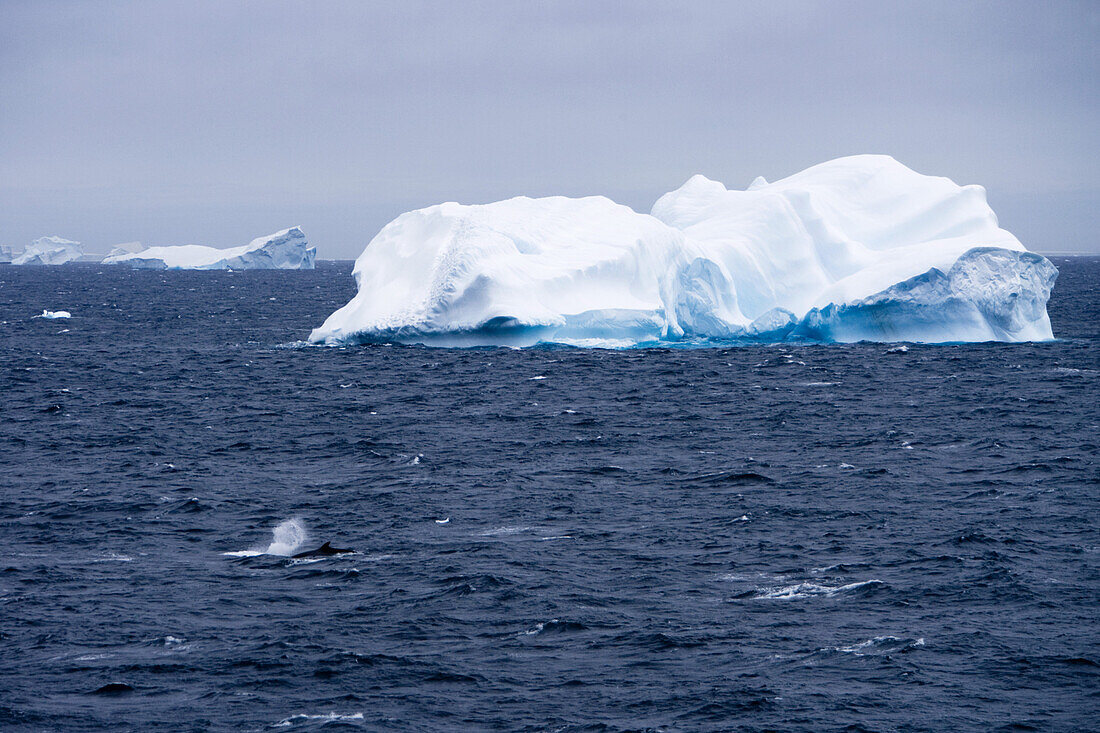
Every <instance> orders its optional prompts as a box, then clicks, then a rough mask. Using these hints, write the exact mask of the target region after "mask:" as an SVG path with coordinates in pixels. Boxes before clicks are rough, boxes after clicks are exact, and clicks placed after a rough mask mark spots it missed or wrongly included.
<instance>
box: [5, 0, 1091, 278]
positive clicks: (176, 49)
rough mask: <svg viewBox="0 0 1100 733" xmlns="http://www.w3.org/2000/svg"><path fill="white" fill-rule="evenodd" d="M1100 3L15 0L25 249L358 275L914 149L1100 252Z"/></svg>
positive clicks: (15, 214) (927, 167) (9, 183)
mask: <svg viewBox="0 0 1100 733" xmlns="http://www.w3.org/2000/svg"><path fill="white" fill-rule="evenodd" d="M1098 41H1100V2H1092V1H1085V2H1071V1H1068V0H1067V1H1061V2H1051V3H1040V2H1035V1H1034V0H1029V1H1028V2H1020V3H1015V2H990V3H966V2H960V0H950V1H948V2H930V1H928V0H924V1H922V2H904V3H901V2H899V3H888V2H881V1H875V2H866V3H863V2H832V1H830V2H809V1H807V2H790V3H788V2H776V1H775V0H768V1H767V2H760V3H749V2H713V3H711V2H696V3H693V2H688V1H687V0H678V1H676V2H661V3H651V2H596V1H593V0H585V1H583V2H576V3H571V2H561V3H545V2H536V1H535V0H516V1H514V2H478V3H474V2H442V1H440V2H434V3H426V4H418V3H414V2H410V1H409V0H394V1H393V2H386V3H382V2H378V3H372V2H346V3H337V2H315V3H305V2H278V1H275V0H262V1H257V2H233V1H232V0H216V1H215V2H202V1H198V0H186V1H181V2H150V1H149V0H137V1H134V2H93V1H90V0H89V1H87V2H68V1H57V2H54V1H52V0H26V1H25V2H24V1H22V0H0V243H3V244H14V245H19V246H22V245H26V244H27V243H29V242H30V240H31V239H33V238H35V237H38V236H42V235H45V234H58V235H61V236H64V237H67V238H70V239H76V240H80V241H82V242H84V244H85V248H86V249H87V250H89V251H106V250H107V249H109V248H110V246H111V245H113V244H116V243H118V242H124V241H130V240H141V241H143V242H144V243H146V244H149V245H153V244H186V243H197V244H210V245H214V246H218V247H225V246H232V245H238V244H244V243H245V242H247V241H248V240H250V239H252V238H253V237H256V236H259V235H262V234H267V233H270V232H272V231H275V230H277V229H281V228H284V227H287V226H292V225H295V224H297V225H301V226H302V228H303V229H304V230H305V231H306V234H307V236H308V237H309V239H310V241H311V242H313V243H314V244H316V245H317V246H318V253H319V256H320V257H322V258H328V259H333V258H353V257H355V256H356V255H358V254H359V252H360V251H361V250H362V248H363V246H364V245H365V244H366V243H367V242H368V241H369V240H370V239H371V237H372V236H373V235H374V234H375V233H376V232H377V231H378V229H379V228H380V227H381V226H382V225H384V224H385V223H386V222H387V221H389V220H390V219H392V218H393V217H395V216H397V215H398V214H399V213H401V212H402V211H405V210H408V209H411V208H418V207H421V206H427V205H430V204H433V203H438V202H440V201H448V200H455V201H460V202H462V203H478V202H485V201H492V200H496V199H501V198H507V197H510V196H514V195H517V194H528V195H532V196H542V195H550V194H565V195H573V196H576V195H587V194H604V195H607V196H610V197H611V198H613V199H615V200H616V201H620V202H622V203H625V204H628V205H630V206H633V207H634V208H636V209H638V210H641V211H648V210H649V207H650V206H651V205H652V203H653V201H654V200H655V199H656V198H657V197H658V196H659V195H660V194H661V193H663V192H665V191H667V190H670V189H672V188H675V187H677V186H679V185H680V184H681V183H682V182H683V181H684V180H685V179H687V178H688V177H689V176H690V175H691V174H693V173H697V172H698V173H703V174H705V175H707V176H709V177H711V178H715V179H718V180H721V181H723V182H724V183H726V185H727V186H730V187H738V188H743V187H745V186H746V185H748V183H749V182H750V181H751V180H752V179H753V178H754V177H755V176H757V175H763V176H765V177H766V178H768V179H769V180H774V179H776V178H780V177H783V176H785V175H789V174H791V173H794V172H796V171H798V170H800V169H802V168H805V167H807V166H810V165H813V164H815V163H819V162H821V161H824V160H828V159H830V158H835V157H837V156H841V155H848V154H853V153H865V152H871V153H888V154H890V155H893V156H894V157H896V158H897V159H899V160H900V161H902V162H903V163H905V164H906V165H909V166H910V167H912V168H914V169H916V170H918V171H920V172H922V173H930V174H937V175H945V176H949V177H951V178H953V179H954V180H956V181H957V182H959V183H980V184H982V185H984V186H985V187H986V188H987V189H988V191H989V199H990V203H991V204H992V206H993V208H994V210H995V211H996V212H997V213H998V214H999V216H1000V219H1001V223H1002V225H1003V226H1005V227H1006V228H1007V229H1009V230H1010V231H1012V232H1014V233H1015V234H1016V235H1017V236H1019V237H1020V239H1021V240H1022V241H1023V242H1024V244H1025V245H1027V246H1028V247H1029V248H1030V249H1033V250H1037V251H1040V252H1047V253H1050V252H1070V251H1078V252H1081V251H1085V252H1100V235H1098V233H1097V232H1098V229H1100V220H1098V216H1097V211H1098V210H1100V42H1098Z"/></svg>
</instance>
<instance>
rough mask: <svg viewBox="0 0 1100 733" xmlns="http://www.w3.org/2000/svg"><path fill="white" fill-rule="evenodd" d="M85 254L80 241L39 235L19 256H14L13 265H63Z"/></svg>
mask: <svg viewBox="0 0 1100 733" xmlns="http://www.w3.org/2000/svg"><path fill="white" fill-rule="evenodd" d="M83 256H84V250H83V249H81V247H80V242H74V241H72V240H70V239H62V238H61V237H39V238H38V239H36V240H34V241H33V242H31V246H29V247H27V248H26V249H25V250H23V253H22V254H21V255H19V256H18V257H13V258H12V260H11V263H12V264H13V265H63V264H65V263H66V262H73V261H75V260H79V259H80V258H81V257H83Z"/></svg>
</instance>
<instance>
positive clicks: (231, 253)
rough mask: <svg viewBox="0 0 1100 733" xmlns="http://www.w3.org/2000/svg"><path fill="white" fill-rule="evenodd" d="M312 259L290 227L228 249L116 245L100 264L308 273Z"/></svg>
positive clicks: (312, 254)
mask: <svg viewBox="0 0 1100 733" xmlns="http://www.w3.org/2000/svg"><path fill="white" fill-rule="evenodd" d="M316 257H317V248H316V247H310V246H309V243H308V242H307V241H306V235H305V234H303V233H302V230H301V229H299V228H298V227H291V228H290V229H283V230H282V231H278V232H275V233H274V234H270V235H268V236H266V237H258V238H257V239H253V240H252V241H251V242H249V243H248V244H246V245H244V246H242V247H232V248H230V249H217V248H215V247H206V246H203V245H199V244H185V245H178V246H169V247H149V248H147V249H142V250H139V251H136V252H134V251H128V249H127V247H126V246H122V245H120V246H119V247H116V248H115V249H114V250H112V251H111V253H110V254H108V255H107V257H105V258H104V259H103V264H106V265H129V266H130V267H133V268H137V269H145V270H312V269H313V266H314V260H315V259H316Z"/></svg>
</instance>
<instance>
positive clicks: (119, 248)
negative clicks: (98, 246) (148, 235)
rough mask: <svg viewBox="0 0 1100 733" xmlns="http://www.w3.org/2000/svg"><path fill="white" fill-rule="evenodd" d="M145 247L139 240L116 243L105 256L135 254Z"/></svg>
mask: <svg viewBox="0 0 1100 733" xmlns="http://www.w3.org/2000/svg"><path fill="white" fill-rule="evenodd" d="M143 249H145V245H143V244H142V243H141V242H123V243H122V244H116V245H115V246H114V247H112V248H111V251H110V252H108V253H107V256H106V257H104V258H103V259H106V258H107V257H119V256H121V255H129V254H136V253H138V252H140V251H142V250H143Z"/></svg>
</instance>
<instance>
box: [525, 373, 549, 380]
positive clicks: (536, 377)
mask: <svg viewBox="0 0 1100 733" xmlns="http://www.w3.org/2000/svg"><path fill="white" fill-rule="evenodd" d="M540 379H546V377H545V376H544V375H542V374H539V375H538V376H535V377H529V378H528V379H527V381H528V382H537V381H539V380H540Z"/></svg>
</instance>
